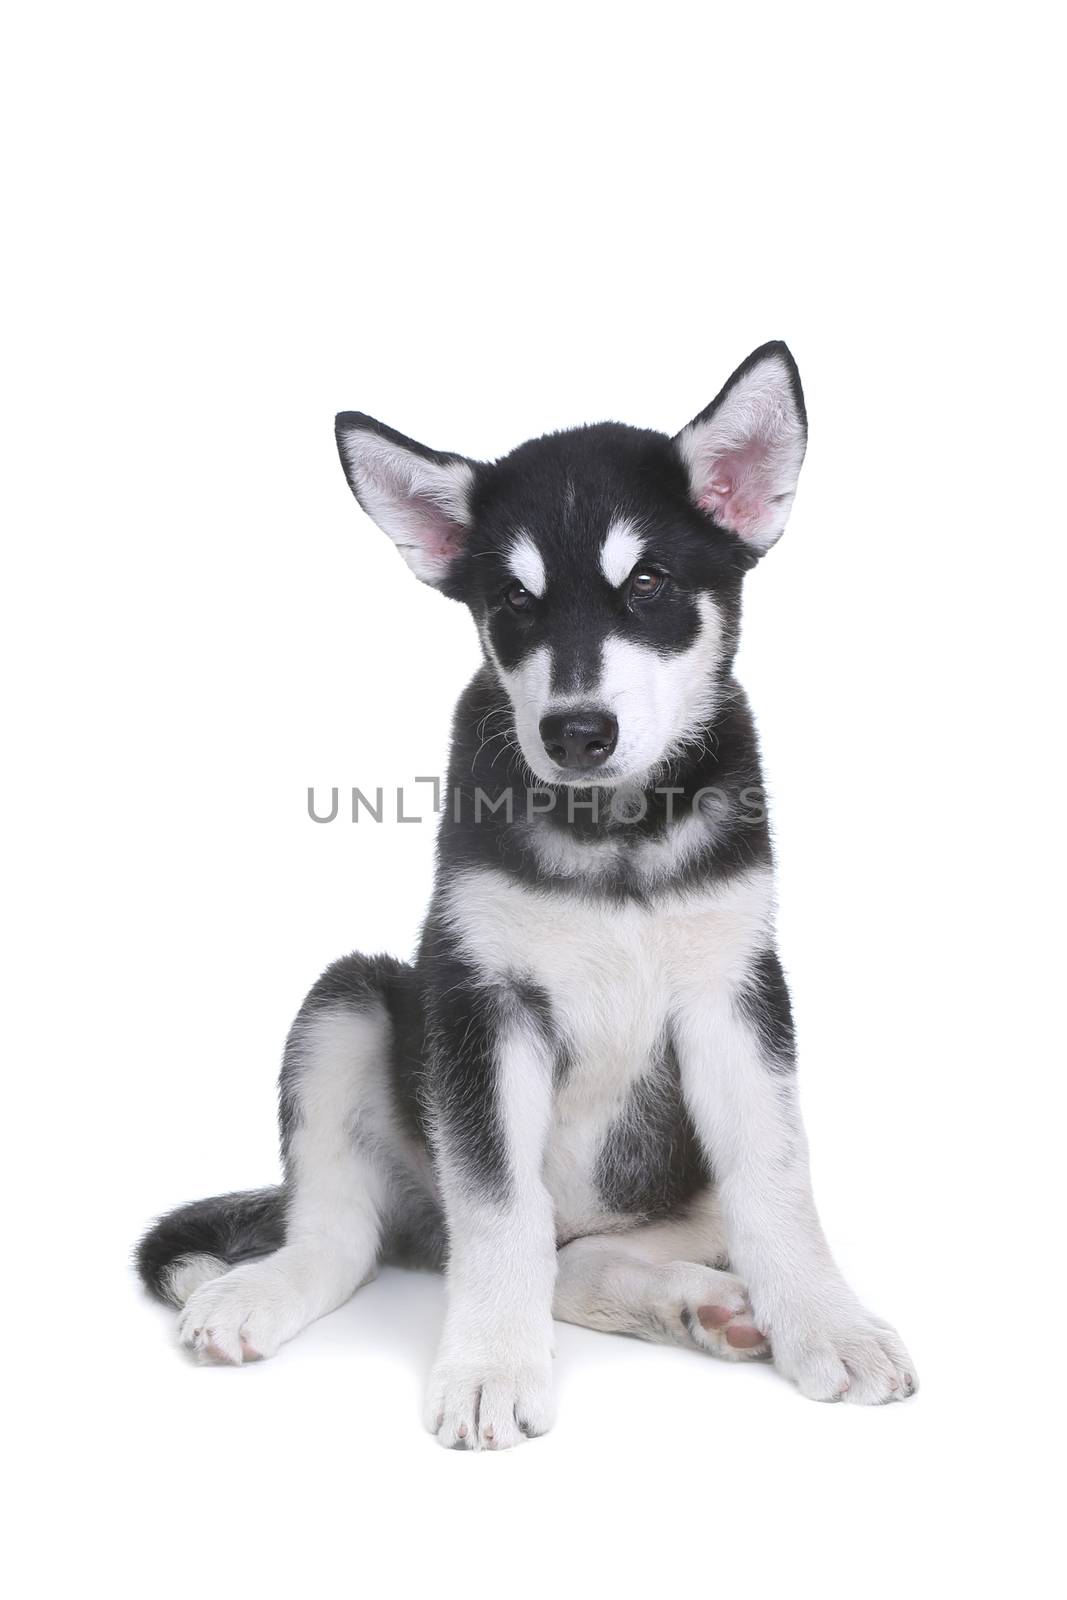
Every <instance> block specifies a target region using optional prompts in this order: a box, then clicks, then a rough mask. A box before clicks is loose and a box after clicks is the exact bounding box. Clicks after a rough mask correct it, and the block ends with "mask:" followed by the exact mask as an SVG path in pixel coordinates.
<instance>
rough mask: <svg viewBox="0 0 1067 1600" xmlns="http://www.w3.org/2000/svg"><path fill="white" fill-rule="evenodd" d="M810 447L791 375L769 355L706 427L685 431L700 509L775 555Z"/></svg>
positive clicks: (682, 441)
mask: <svg viewBox="0 0 1067 1600" xmlns="http://www.w3.org/2000/svg"><path fill="white" fill-rule="evenodd" d="M806 441H807V434H806V430H805V427H804V422H803V419H802V417H801V415H800V412H799V410H798V409H797V404H796V400H795V399H794V397H793V390H792V385H791V383H790V376H789V371H788V369H787V367H786V365H785V363H784V362H783V361H782V359H781V358H780V357H779V356H777V355H769V356H767V357H765V358H764V359H763V360H762V361H759V362H757V363H756V365H755V366H754V367H753V368H752V369H751V371H750V372H747V373H745V375H744V377H742V378H739V379H738V380H737V382H736V383H735V384H733V386H732V387H731V388H730V389H729V390H728V391H727V394H726V395H725V397H724V398H723V400H722V401H721V402H720V404H719V405H718V407H717V408H716V410H715V411H714V412H713V413H712V415H711V416H710V417H709V418H708V419H707V420H706V421H704V422H692V423H690V424H689V426H688V427H687V428H684V429H683V430H682V432H681V433H680V434H679V436H678V449H679V451H680V453H681V456H682V459H683V461H684V462H685V464H686V467H687V469H688V471H689V483H690V490H691V493H692V495H693V498H694V500H695V501H696V502H697V504H698V505H700V506H702V507H703V508H704V509H706V510H708V511H710V512H711V513H712V514H713V515H714V516H715V518H716V520H717V521H719V522H721V523H722V525H723V526H724V527H727V528H729V529H731V531H732V532H734V533H737V534H739V535H740V536H741V537H742V538H744V539H747V540H748V541H749V542H750V543H752V544H754V545H755V546H756V547H757V549H759V550H767V549H769V548H770V546H771V545H772V544H774V542H775V540H776V539H778V538H779V537H780V535H781V534H782V532H783V530H784V528H785V525H786V522H787V520H788V518H789V511H790V508H791V506H792V504H793V496H794V494H795V493H796V486H797V478H798V476H799V474H800V468H801V465H802V463H803V460H804V449H805V445H806Z"/></svg>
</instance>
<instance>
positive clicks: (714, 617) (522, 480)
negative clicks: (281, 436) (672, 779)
mask: <svg viewBox="0 0 1067 1600" xmlns="http://www.w3.org/2000/svg"><path fill="white" fill-rule="evenodd" d="M806 439H807V424H806V418H805V412H804V400H803V395H802V393H801V388H800V377H799V374H798V373H797V369H796V365H795V363H794V361H793V358H792V356H791V355H790V353H789V351H788V350H787V349H786V347H785V345H784V344H777V343H776V344H768V345H764V346H763V347H762V348H761V349H759V350H757V351H755V352H754V353H753V354H752V355H751V356H749V358H748V360H747V361H745V362H744V363H743V364H742V365H741V366H740V367H739V368H738V369H737V371H736V372H735V373H734V375H733V377H732V378H730V380H729V382H728V383H727V384H726V386H725V387H724V388H723V390H722V391H721V393H720V394H719V395H718V396H717V397H716V398H715V399H714V400H713V401H712V403H711V404H710V405H709V406H708V407H707V409H706V410H705V411H702V412H701V413H700V415H699V416H698V417H696V418H695V419H694V420H693V421H692V422H691V423H689V424H688V426H687V427H685V428H683V429H682V431H681V432H680V433H679V434H677V435H676V436H675V437H674V438H673V439H672V438H669V437H668V436H667V435H666V434H660V433H653V432H650V431H645V430H642V429H639V428H628V427H623V426H620V425H618V424H616V423H602V424H599V425H597V426H595V427H588V428H576V429H572V430H571V431H569V432H566V433H557V434H550V435H548V436H547V437H545V438H543V439H535V440H532V441H531V442H530V443H529V444H524V445H520V446H519V448H518V449H517V450H513V451H512V453H511V454H510V455H509V456H505V457H504V458H503V460H501V461H498V462H496V463H494V464H492V465H489V464H486V463H484V462H478V461H471V460H468V459H467V458H466V457H464V456H458V455H451V454H448V453H444V452H441V451H437V450H429V449H427V448H426V447H425V446H424V445H421V444H416V443H415V441H414V440H412V439H407V438H405V437H404V435H403V434H400V433H396V432H394V431H393V430H392V429H391V428H387V427H385V426H384V425H383V424H382V423H380V422H376V421H375V420H374V418H373V417H367V416H364V415H363V414H362V413H360V412H355V411H346V412H342V413H341V415H340V416H339V417H338V418H337V442H338V447H339V449H340V453H341V461H342V463H343V465H344V469H345V473H346V476H347V478H348V482H349V485H350V486H351V489H352V492H353V493H354V494H355V496H356V499H357V500H358V501H359V503H360V505H361V506H362V507H363V509H364V510H365V511H366V512H367V513H368V514H369V515H370V516H371V517H373V518H374V520H375V522H377V524H378V525H379V527H380V528H382V529H383V530H384V531H385V532H386V533H387V534H388V535H389V537H390V538H391V539H392V540H393V542H394V543H395V544H396V546H397V548H398V549H399V551H400V553H401V555H402V556H403V557H404V559H405V560H406V561H407V563H408V565H409V566H410V567H411V569H412V571H413V572H414V573H415V574H416V576H417V577H419V578H421V579H422V580H423V582H425V583H429V584H432V585H433V586H434V587H435V588H438V589H441V590H442V591H443V592H444V593H445V594H448V595H451V596H452V597H453V598H454V599H458V600H462V601H464V602H465V603H466V604H467V605H468V606H469V607H470V609H471V612H472V613H473V615H474V619H475V622H476V624H477V627H478V632H479V635H480V638H481V641H482V646H483V649H484V651H485V655H486V659H487V661H488V663H489V665H490V667H491V668H492V670H493V671H494V672H495V673H496V675H497V677H498V678H499V680H500V683H501V685H502V686H503V689H504V691H505V692H506V694H507V697H508V700H509V701H510V704H511V709H512V712H513V716H514V726H515V734H516V737H517V739H518V742H519V745H520V747H521V749H522V753H523V755H524V757H525V759H526V762H527V764H528V765H529V767H530V768H531V770H532V771H533V773H534V774H535V775H536V776H537V778H538V779H540V780H541V781H542V782H545V783H552V784H576V785H582V786H589V785H591V784H618V785H637V784H641V783H645V782H648V781H649V780H650V779H651V778H652V777H653V775H654V774H655V773H656V772H657V771H661V770H663V768H664V766H665V764H666V763H668V762H669V761H670V759H671V758H672V757H673V756H675V755H677V754H678V753H679V752H681V751H682V750H683V749H684V748H685V746H686V745H687V744H688V743H690V742H693V741H698V740H699V739H700V737H701V731H702V729H704V728H705V727H706V726H707V725H708V723H709V722H710V721H711V720H712V719H713V718H714V714H715V709H716V705H717V701H718V697H719V694H720V692H721V687H722V683H723V680H724V677H725V674H726V672H727V669H728V668H729V665H730V662H731V660H732V658H733V654H734V651H735V649H736V643H737V619H738V604H739V595H740V585H741V579H742V577H743V575H744V573H745V571H746V570H747V569H748V568H749V567H750V566H751V565H752V564H753V563H754V562H755V561H756V560H757V559H758V558H759V557H760V556H761V555H762V554H763V552H764V551H765V550H768V549H769V548H770V546H771V545H772V544H774V543H775V541H776V540H777V539H778V538H779V536H780V535H781V533H782V531H783V529H784V528H785V524H786V520H787V518H788V516H789V510H790V506H791V505H792V502H793V495H794V493H795V490H796V484H797V477H798V474H799V472H800V466H801V462H802V461H803V459H804V447H805V443H806Z"/></svg>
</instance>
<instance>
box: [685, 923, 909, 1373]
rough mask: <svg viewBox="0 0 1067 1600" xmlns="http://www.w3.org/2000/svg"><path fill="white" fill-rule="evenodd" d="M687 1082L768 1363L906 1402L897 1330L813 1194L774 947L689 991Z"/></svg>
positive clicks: (905, 1360)
mask: <svg viewBox="0 0 1067 1600" xmlns="http://www.w3.org/2000/svg"><path fill="white" fill-rule="evenodd" d="M678 1053H679V1059H680V1063H681V1070H682V1087H683V1092H684V1094H685V1097H686V1101H687V1104H688V1106H689V1109H690V1114H691V1116H692V1118H693V1122H694V1124H695V1126H696V1128H697V1131H698V1134H699V1135H700V1137H701V1139H702V1141H703V1142H704V1145H705V1148H706V1150H707V1152H708V1156H709V1158H710V1161H711V1165H712V1167H713V1170H714V1172H715V1174H716V1179H717V1183H718V1194H719V1202H720V1205H721V1207H722V1216H723V1221H724V1224H725V1228H726V1242H727V1248H728V1251H729V1257H730V1261H731V1263H732V1265H733V1266H734V1267H735V1269H736V1270H737V1271H738V1273H739V1274H740V1275H741V1277H742V1279H743V1280H744V1282H745V1283H746V1284H747V1286H748V1292H749V1299H750V1302H751V1305H752V1310H753V1312H754V1315H755V1321H756V1323H757V1325H758V1327H759V1328H760V1329H761V1330H762V1331H763V1332H764V1333H765V1334H766V1335H767V1337H768V1338H769V1340H770V1344H771V1349H772V1352H773V1355H774V1360H775V1363H776V1365H777V1366H778V1367H780V1368H781V1370H782V1371H783V1372H785V1373H787V1374H788V1375H789V1376H790V1377H791V1378H793V1379H794V1380H795V1381H796V1383H797V1384H798V1385H799V1387H800V1389H801V1391H802V1393H804V1394H806V1395H808V1396H809V1397H810V1398H812V1399H815V1400H840V1399H847V1400H853V1401H858V1402H860V1403H862V1404H881V1403H882V1402H884V1401H887V1400H902V1399H906V1398H907V1396H908V1395H910V1394H912V1393H913V1392H914V1390H915V1388H916V1383H915V1367H914V1365H913V1363H912V1361H911V1358H910V1357H909V1355H908V1352H907V1350H906V1349H905V1348H904V1345H903V1344H902V1343H901V1340H900V1338H899V1336H898V1335H897V1334H896V1332H895V1331H894V1330H893V1329H892V1328H891V1327H890V1326H889V1324H888V1323H885V1322H882V1321H881V1320H880V1319H879V1318H877V1317H874V1316H872V1315H871V1314H870V1313H869V1312H868V1311H865V1310H864V1308H863V1306H862V1305H860V1303H859V1301H858V1300H857V1299H856V1297H855V1295H854V1294H853V1293H852V1291H851V1289H850V1288H849V1287H848V1285H847V1284H846V1283H845V1281H844V1279H843V1278H842V1276H841V1273H840V1271H839V1270H838V1268H837V1266H836V1264H835V1262H834V1260H833V1257H832V1256H831V1254H830V1250H829V1247H828V1245H827V1243H826V1239H825V1236H824V1234H823V1231H822V1227H821V1225H820V1222H819V1218H818V1215H817V1213H816V1210H815V1201H814V1198H813V1195H812V1191H811V1179H810V1176H809V1171H808V1154H807V1142H806V1140H805V1137H804V1130H803V1126H802V1124H801V1120H800V1110H799V1107H798V1104H797V1098H796V1084H795V1076H794V1057H793V1037H792V1024H791V1020H790V1015H789V1002H788V995H787V993H786V989H785V982H784V979H783V977H782V972H781V967H780V966H779V963H778V958H777V956H776V955H775V954H774V952H773V951H765V952H763V953H762V954H761V955H759V956H757V958H756V959H755V960H754V962H753V963H752V964H751V966H750V967H749V970H748V971H747V972H746V973H745V974H744V975H743V976H742V977H740V978H739V980H738V981H737V982H736V983H733V984H731V983H730V982H729V981H726V980H723V981H721V982H719V981H715V982H713V983H710V984H708V985H706V986H701V987H700V988H694V989H693V990H692V992H691V993H690V994H689V995H688V996H687V1000H686V1004H685V1006H684V1008H683V1014H682V1016H681V1018H680V1026H679V1029H678Z"/></svg>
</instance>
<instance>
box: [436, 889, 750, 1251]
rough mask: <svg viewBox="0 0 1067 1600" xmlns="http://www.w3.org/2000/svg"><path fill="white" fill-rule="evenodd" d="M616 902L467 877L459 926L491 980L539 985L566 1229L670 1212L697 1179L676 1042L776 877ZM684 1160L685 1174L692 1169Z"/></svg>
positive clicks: (553, 1158)
mask: <svg viewBox="0 0 1067 1600" xmlns="http://www.w3.org/2000/svg"><path fill="white" fill-rule="evenodd" d="M762 876H763V875H761V881H760V882H759V883H758V884H753V883H749V882H747V881H746V882H745V883H744V884H741V885H734V886H732V887H729V886H728V887H727V888H726V889H718V890H716V891H705V892H696V893H692V892H691V893H688V894H686V895H684V896H678V895H676V896H664V897H663V898H662V899H661V900H659V901H655V902H652V903H641V904H638V903H633V902H629V903H623V904H618V903H614V902H610V901H606V900H595V899H585V898H582V897H580V896H577V895H562V894H551V893H547V892H545V891H539V890H531V889H529V888H527V887H526V886H524V885H522V884H521V883H518V882H516V881H515V880H514V879H511V878H508V877H506V876H505V875H504V874H501V873H496V872H487V871H476V872H468V873H465V874H463V875H462V878H461V879H460V880H457V881H456V882H455V883H454V884H453V885H452V887H451V894H450V899H451V905H450V921H451V924H452V926H453V928H454V930H455V932H456V934H457V936H458V938H459V942H460V944H461V946H462V948H463V952H464V954H465V956H466V957H467V959H468V960H471V961H473V962H474V964H475V965H476V967H477V968H478V969H479V970H480V972H481V973H482V975H483V976H484V977H485V978H487V979H492V980H499V981H501V982H507V981H509V980H514V979H520V980H521V981H523V982H525V983H532V984H533V985H535V986H536V987H537V989H538V990H539V991H540V992H541V994H542V995H543V997H544V998H545V1000H546V1001H547V1003H548V1006H549V1009H550V1013H551V1017H552V1023H553V1029H554V1032H555V1035H556V1039H557V1045H558V1059H557V1067H556V1082H555V1092H554V1100H553V1111H552V1122H551V1128H550V1132H549V1139H548V1147H547V1151H546V1159H545V1177H546V1182H547V1184H548V1187H549V1190H550V1192H551V1193H552V1195H553V1197H554V1199H555V1202H556V1210H557V1220H558V1225H559V1231H560V1234H561V1236H566V1235H569V1234H571V1233H579V1232H587V1231H590V1230H593V1229H595V1228H597V1227H600V1226H606V1225H612V1224H614V1225H618V1223H619V1222H620V1221H621V1220H623V1219H624V1218H625V1216H627V1215H637V1214H655V1213H656V1212H657V1211H660V1212H662V1211H664V1210H666V1209H669V1203H670V1200H671V1197H672V1196H676V1195H677V1193H678V1191H679V1185H682V1186H683V1187H684V1186H685V1185H686V1184H688V1183H690V1182H691V1181H692V1179H693V1172H692V1171H690V1170H689V1169H690V1168H692V1167H693V1151H692V1150H691V1148H690V1146H691V1143H692V1140H691V1137H690V1130H689V1128H688V1121H687V1118H686V1116H685V1112H684V1108H683V1106H682V1103H681V1093H680V1084H679V1072H678V1061H677V1056H676V1053H675V1040H676V1037H677V1034H678V1032H679V1025H680V1024H681V1023H682V1022H683V1020H684V1019H685V1016H686V1013H687V1012H690V1011H691V1010H692V1009H693V1008H699V1006H700V1005H701V1001H702V997H703V996H705V995H707V996H711V995H714V994H715V993H720V994H721V993H722V992H723V991H724V990H728V989H729V988H730V987H731V986H732V985H733V984H734V983H735V982H737V981H739V979H740V978H741V977H742V976H743V974H744V972H745V970H747V966H748V962H749V959H750V955H751V950H752V948H753V947H754V945H755V944H756V943H758V942H759V941H760V940H761V939H762V938H764V937H765V936H766V926H767V922H768V918H769V907H770V901H769V883H764V882H763V881H762ZM683 1169H684V1170H683Z"/></svg>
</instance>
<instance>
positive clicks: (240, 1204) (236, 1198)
mask: <svg viewBox="0 0 1067 1600" xmlns="http://www.w3.org/2000/svg"><path fill="white" fill-rule="evenodd" d="M284 1243H285V1190H284V1189H282V1188H277V1189H247V1190H246V1191H245V1192H244V1193H243V1194H220V1195H215V1196H214V1197H213V1198H212V1199H210V1200H194V1201H193V1202H192V1204H191V1205H187V1206H179V1207H178V1209H177V1211H171V1212H168V1214H167V1215H166V1216H165V1217H160V1219H159V1221H158V1222H155V1223H153V1224H152V1226H151V1227H150V1228H149V1230H148V1232H147V1233H146V1234H145V1236H144V1238H143V1239H142V1240H141V1242H140V1244H139V1245H138V1246H137V1255H136V1262H137V1270H138V1272H139V1273H140V1275H141V1281H142V1283H143V1284H144V1286H145V1288H146V1289H148V1290H150V1292H151V1293H152V1294H154V1295H156V1296H157V1298H158V1299H160V1300H164V1301H166V1303H167V1305H171V1306H183V1305H184V1304H185V1302H186V1301H187V1300H188V1298H189V1296H190V1295H191V1294H192V1292H193V1290H194V1289H198V1288H199V1287H200V1285H201V1284H202V1283H207V1282H209V1280H210V1279H211V1278H219V1277H221V1276H222V1274H223V1273H224V1272H225V1271H227V1269H228V1268H229V1267H232V1266H236V1265H237V1263H238V1262H240V1261H250V1260H253V1259H254V1258H255V1257H256V1256H264V1255H268V1254H269V1253H270V1252H271V1251H272V1250H280V1249H281V1247H282V1245H283V1244H284Z"/></svg>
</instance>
